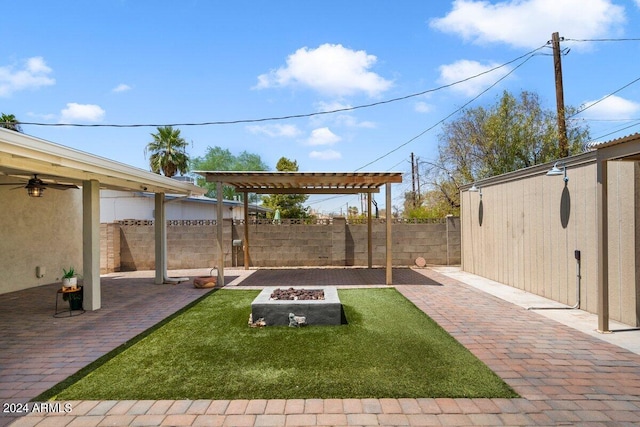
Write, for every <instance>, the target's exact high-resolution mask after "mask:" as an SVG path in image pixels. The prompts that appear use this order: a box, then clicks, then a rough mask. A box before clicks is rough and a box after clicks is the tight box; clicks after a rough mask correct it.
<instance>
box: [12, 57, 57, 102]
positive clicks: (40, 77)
mask: <svg viewBox="0 0 640 427" xmlns="http://www.w3.org/2000/svg"><path fill="white" fill-rule="evenodd" d="M52 71H53V70H52V69H51V68H49V67H48V66H47V64H46V63H45V61H44V59H43V58H42V57H40V56H35V57H33V58H29V59H27V60H26V61H25V63H24V65H23V66H22V67H21V68H19V69H16V67H15V66H12V65H9V66H6V67H0V96H5V97H6V96H10V95H11V94H12V93H13V92H17V91H20V90H26V89H38V88H40V87H42V86H51V85H53V84H55V82H56V80H55V79H54V78H52V77H50V76H49V75H50V74H51V72H52Z"/></svg>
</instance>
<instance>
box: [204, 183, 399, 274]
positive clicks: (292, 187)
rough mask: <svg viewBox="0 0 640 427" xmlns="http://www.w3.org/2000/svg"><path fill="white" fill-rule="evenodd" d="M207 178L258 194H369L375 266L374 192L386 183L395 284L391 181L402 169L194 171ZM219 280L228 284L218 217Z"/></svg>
mask: <svg viewBox="0 0 640 427" xmlns="http://www.w3.org/2000/svg"><path fill="white" fill-rule="evenodd" d="M193 172H194V173H197V174H199V175H202V176H203V177H205V178H206V180H207V182H216V183H219V184H228V185H231V186H233V187H235V188H236V190H237V191H240V192H243V193H257V194H358V193H366V194H367V205H368V209H367V212H368V217H367V219H368V221H367V231H368V232H367V238H368V245H367V249H368V259H369V261H368V266H369V268H371V267H372V259H373V256H372V253H373V250H372V243H371V242H372V238H371V235H372V228H371V194H372V193H377V192H379V191H380V187H382V186H383V185H384V186H385V198H386V218H387V221H386V252H387V257H386V270H387V271H386V281H387V284H388V285H391V284H392V280H393V279H392V253H391V247H392V241H391V221H390V218H391V184H392V183H401V182H402V173H401V172H264V171H250V172H238V171H234V172H228V171H193ZM217 191H218V197H217V198H218V199H222V185H218V186H217ZM248 200H249V198H248V197H245V198H244V203H245V206H244V212H245V218H244V219H245V227H244V244H243V248H244V262H245V268H249V263H250V257H249V227H247V226H246V224H248V216H247V212H248ZM218 218H222V206H221V205H218ZM217 227H218V229H217V230H218V231H217V235H218V242H217V243H218V280H219V281H220V284H221V285H224V251H223V244H222V232H223V224H222V221H218V224H217Z"/></svg>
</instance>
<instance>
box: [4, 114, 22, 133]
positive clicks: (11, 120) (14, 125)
mask: <svg viewBox="0 0 640 427" xmlns="http://www.w3.org/2000/svg"><path fill="white" fill-rule="evenodd" d="M0 128H5V129H9V130H13V131H16V132H22V128H21V127H20V122H19V121H18V119H16V116H14V115H13V114H5V113H2V115H0Z"/></svg>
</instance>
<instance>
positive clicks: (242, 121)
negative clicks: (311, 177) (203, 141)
mask: <svg viewBox="0 0 640 427" xmlns="http://www.w3.org/2000/svg"><path fill="white" fill-rule="evenodd" d="M545 46H546V45H545ZM542 47H544V46H541V47H539V48H537V49H534V50H532V51H530V52H527V53H525V54H524V55H521V56H519V57H517V58H515V59H512V60H510V61H508V62H505V63H503V64H501V65H497V66H495V67H493V68H491V69H489V70H485V71H483V72H481V73H478V74H476V75H473V76H470V77H467V78H465V79H462V80H458V81H456V82H453V83H449V84H446V85H442V86H438V87H436V88H432V89H427V90H424V91H421V92H416V93H412V94H409V95H404V96H399V97H397V98H391V99H387V100H383V101H378V102H372V103H369V104H362V105H356V106H354V107H344V108H337V109H334V110H328V111H317V112H313V113H302V114H290V115H286V116H274V117H262V118H257V119H238V120H217V121H209V122H197V123H164V124H157V123H156V124H150V123H145V124H104V123H42V122H22V121H20V122H17V124H19V125H30V126H50V127H64V126H69V127H88V128H91V127H95V128H99V127H111V128H138V127H163V126H174V127H179V126H182V127H185V126H220V125H234V124H248V123H262V122H271V121H281V120H290V119H301V118H309V117H314V116H321V115H328V114H335V113H343V112H347V111H355V110H360V109H365V108H371V107H377V106H380V105H385V104H391V103H394V102H399V101H405V100H407V99H411V98H415V97H418V96H422V95H426V94H428V93H433V92H437V91H440V90H443V89H447V88H450V87H453V86H456V85H459V84H462V83H465V82H468V81H469V80H473V79H475V78H478V77H480V76H483V75H485V74H489V73H492V72H493V71H495V70H498V69H500V68H503V67H506V66H507V65H510V64H512V63H514V62H516V61H519V60H520V59H522V58H524V57H526V56H528V55H532V54H533V53H534V52H536V51H538V50H540V49H542Z"/></svg>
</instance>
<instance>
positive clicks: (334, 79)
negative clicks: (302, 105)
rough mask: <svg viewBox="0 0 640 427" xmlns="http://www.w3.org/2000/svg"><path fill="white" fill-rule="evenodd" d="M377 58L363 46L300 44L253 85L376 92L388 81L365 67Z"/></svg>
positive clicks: (346, 92)
mask: <svg viewBox="0 0 640 427" xmlns="http://www.w3.org/2000/svg"><path fill="white" fill-rule="evenodd" d="M376 61H377V58H376V57H375V56H374V55H369V54H367V52H365V51H364V50H358V51H355V50H351V49H348V48H345V47H343V46H342V45H340V44H337V45H335V44H323V45H321V46H319V47H318V48H317V49H309V48H307V47H303V48H300V49H298V50H297V51H296V52H295V53H293V54H291V55H289V57H288V58H287V61H286V66H284V67H280V68H278V69H277V70H272V71H271V72H269V73H267V74H261V75H260V76H258V84H257V85H256V86H255V88H256V89H266V88H271V87H285V86H289V85H300V86H305V87H308V88H311V89H314V90H316V91H318V92H321V93H325V94H330V95H338V96H344V95H352V94H354V93H358V92H364V93H367V94H368V95H369V96H376V95H379V94H380V93H382V92H384V91H386V90H387V89H389V88H390V87H391V85H392V82H391V81H389V80H385V79H384V78H382V77H381V76H379V75H378V74H376V73H374V72H372V71H369V69H370V68H371V67H373V65H374V64H375V63H376Z"/></svg>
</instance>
